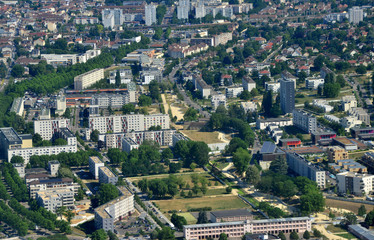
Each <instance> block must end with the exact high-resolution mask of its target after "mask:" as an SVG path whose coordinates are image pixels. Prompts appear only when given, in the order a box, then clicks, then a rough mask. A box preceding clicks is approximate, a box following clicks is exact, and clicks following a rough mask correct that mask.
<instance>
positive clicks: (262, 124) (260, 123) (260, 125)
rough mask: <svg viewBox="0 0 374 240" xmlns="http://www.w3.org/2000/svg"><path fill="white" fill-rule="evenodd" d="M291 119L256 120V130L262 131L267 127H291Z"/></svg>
mask: <svg viewBox="0 0 374 240" xmlns="http://www.w3.org/2000/svg"><path fill="white" fill-rule="evenodd" d="M292 124H293V123H292V119H291V118H268V119H257V120H256V128H257V129H261V130H264V129H266V128H267V126H269V125H277V126H279V127H285V126H292Z"/></svg>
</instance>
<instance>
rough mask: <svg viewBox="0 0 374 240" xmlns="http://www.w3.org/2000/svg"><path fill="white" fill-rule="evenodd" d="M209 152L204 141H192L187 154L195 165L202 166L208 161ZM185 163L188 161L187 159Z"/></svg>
mask: <svg viewBox="0 0 374 240" xmlns="http://www.w3.org/2000/svg"><path fill="white" fill-rule="evenodd" d="M209 152H210V149H209V147H208V145H207V144H206V143H205V142H193V145H192V147H191V148H190V153H189V155H190V158H191V160H192V161H193V162H195V163H196V164H197V165H199V166H204V165H206V164H207V163H208V161H209ZM187 163H189V162H188V161H187ZM189 165H190V164H188V166H189Z"/></svg>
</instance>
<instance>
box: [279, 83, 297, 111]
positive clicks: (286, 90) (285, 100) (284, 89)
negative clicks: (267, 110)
mask: <svg viewBox="0 0 374 240" xmlns="http://www.w3.org/2000/svg"><path fill="white" fill-rule="evenodd" d="M280 106H281V110H282V112H283V113H292V111H293V110H294V109H295V84H294V82H293V81H291V80H286V79H281V80H280Z"/></svg>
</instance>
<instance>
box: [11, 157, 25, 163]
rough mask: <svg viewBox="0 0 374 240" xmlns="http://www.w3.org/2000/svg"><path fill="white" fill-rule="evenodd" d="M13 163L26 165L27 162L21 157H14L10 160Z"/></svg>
mask: <svg viewBox="0 0 374 240" xmlns="http://www.w3.org/2000/svg"><path fill="white" fill-rule="evenodd" d="M10 162H11V163H24V162H25V160H24V159H23V157H21V156H13V157H12V159H10Z"/></svg>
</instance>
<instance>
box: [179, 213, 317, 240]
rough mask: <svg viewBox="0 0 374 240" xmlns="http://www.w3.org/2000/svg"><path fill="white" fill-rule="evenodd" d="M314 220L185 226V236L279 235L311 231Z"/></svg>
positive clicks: (195, 237)
mask: <svg viewBox="0 0 374 240" xmlns="http://www.w3.org/2000/svg"><path fill="white" fill-rule="evenodd" d="M311 229H312V219H311V218H309V217H296V218H277V219H265V220H245V221H236V222H221V223H207V224H195V225H184V226H183V236H184V238H185V239H186V240H196V239H206V238H219V235H220V234H221V233H226V234H227V235H228V238H230V239H231V238H237V239H239V238H241V237H242V236H244V235H245V234H246V233H249V232H250V233H252V234H260V233H268V234H278V233H279V232H284V233H290V232H293V231H295V232H298V233H303V232H305V231H311Z"/></svg>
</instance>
